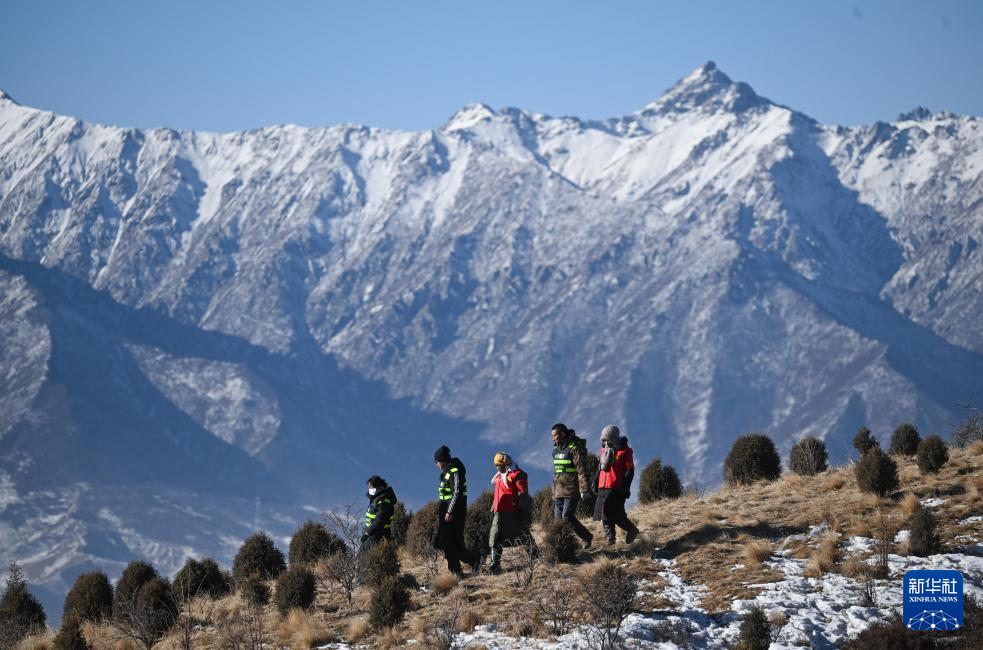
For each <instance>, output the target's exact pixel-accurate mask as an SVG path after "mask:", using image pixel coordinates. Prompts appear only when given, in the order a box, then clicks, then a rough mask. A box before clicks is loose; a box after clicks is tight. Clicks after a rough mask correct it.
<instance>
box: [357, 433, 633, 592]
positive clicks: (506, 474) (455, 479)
mask: <svg viewBox="0 0 983 650" xmlns="http://www.w3.org/2000/svg"><path fill="white" fill-rule="evenodd" d="M550 436H551V438H552V440H553V517H554V519H555V520H557V521H561V520H562V521H566V522H568V523H569V524H570V526H571V528H572V529H573V531H574V533H576V535H577V536H578V537H579V538H580V540H581V542H582V543H583V547H584V549H588V548H590V547H591V545H592V543H593V535H591V533H590V531H588V530H587V528H586V527H585V526H584V525H583V524H582V523H581V522H580V521H579V520H578V519H577V508H578V506H579V505H580V502H581V501H586V502H588V503H590V502H593V503H594V519H595V520H596V521H600V522H601V523H602V526H603V529H604V534H605V536H606V537H607V541H608V543H609V544H613V543H614V542H615V540H616V533H617V529H618V528H621V529H623V530H624V531H625V542H626V543H628V544H631V543H632V542H633V541H634V540H635V538H636V537H637V536H638V527H637V526H635V524H634V523H632V521H631V520H630V519H629V518H628V515H627V513H626V512H625V501H627V499H628V498H629V497H630V496H631V485H632V481H633V479H634V476H635V463H634V458H633V453H632V449H631V447H629V446H628V439H627V438H626V437H624V436H622V435H621V431H620V430H619V429H618V427H616V426H614V425H610V426H606V427H604V429H603V430H602V431H601V436H600V451H599V453H598V455H597V458H598V463H597V467H596V468H594V467H593V463H592V462H591V458H590V454H589V453H588V451H587V442H586V440H584V439H583V438H580V437H579V436H577V432H576V431H574V430H573V429H571V428H568V427H567V426H566V425H565V424H563V423H562V422H558V423H556V424H554V425H553V426H552V427H551V428H550ZM433 459H434V463H435V464H436V465H437V468H438V469H439V470H440V474H439V478H438V482H437V502H438V509H437V522H436V523H437V528H436V535H435V537H434V540H433V544H434V547H435V548H436V549H438V550H442V551H443V552H444V557H445V559H446V561H447V569H448V570H449V571H450V572H452V573H454V574H456V575H459V576H460V575H463V570H462V564H463V565H466V566H467V567H468V568H469V569H470V570H471V572H472V573H477V572H478V571H480V570H481V564H482V560H483V556H482V555H479V554H476V553H472V552H471V551H470V550H469V549H468V548H467V546H466V545H465V542H464V524H465V521H466V519H467V512H468V481H467V469H466V468H465V466H464V463H462V462H461V459H459V458H456V457H454V456H452V455H451V451H450V449H449V448H448V447H447V446H446V445H443V446H441V447H439V448H438V449H437V450H436V451H435V452H434V456H433ZM492 462H493V464H494V466H495V469H496V472H495V475H494V476H493V478H492V484H493V486H494V494H493V497H492V506H491V511H492V513H493V516H492V523H491V531H490V534H489V539H488V548H489V550H490V556H491V564H490V566H489V570H490V571H491V572H492V573H498V572H500V571H501V560H502V551H503V549H504V548H505V547H506V546H516V545H526V544H529V545H531V548H532V552H534V553H538V548H536V546H535V541H534V540H533V538H532V535H531V533H530V530H529V528H530V525H531V523H532V517H531V511H532V502H533V500H532V496H531V494H530V491H529V477H528V475H527V474H526V473H525V472H524V471H523V470H522V469H521V468H520V467H519V466H518V465H517V464H516V463H515V461H514V460H513V459H512V457H511V456H510V455H509V454H507V453H505V452H498V453H496V454H495V456H494V458H493V460H492ZM367 487H368V498H369V507H368V509H367V510H366V512H365V531H364V533H363V535H362V548H363V550H367V549H368V548H371V546H373V545H374V544H376V543H377V542H378V541H379V540H381V539H383V538H388V537H390V536H391V534H392V532H391V529H392V518H393V514H394V512H395V506H396V494H395V493H394V492H393V489H392V487H390V486H389V485H388V484H387V483H386V481H385V480H384V479H382V478H381V477H379V476H373V477H371V478H370V479H369V480H368V483H367Z"/></svg>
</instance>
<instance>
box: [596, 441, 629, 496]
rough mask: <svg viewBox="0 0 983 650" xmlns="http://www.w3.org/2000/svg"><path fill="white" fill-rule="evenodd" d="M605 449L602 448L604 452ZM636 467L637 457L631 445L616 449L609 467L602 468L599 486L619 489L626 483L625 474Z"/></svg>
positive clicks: (603, 488) (600, 487) (598, 481)
mask: <svg viewBox="0 0 983 650" xmlns="http://www.w3.org/2000/svg"><path fill="white" fill-rule="evenodd" d="M603 452H604V450H603V449H602V450H601V453H603ZM634 469H635V458H634V454H633V452H632V450H631V447H625V448H624V449H615V450H614V461H613V462H612V463H611V465H609V466H608V468H607V469H605V470H601V473H600V475H599V476H598V478H597V487H598V488H599V489H601V490H617V489H620V488H621V487H623V486H624V484H625V474H627V473H628V471H629V470H634Z"/></svg>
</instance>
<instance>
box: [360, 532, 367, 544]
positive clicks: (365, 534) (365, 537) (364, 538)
mask: <svg viewBox="0 0 983 650" xmlns="http://www.w3.org/2000/svg"><path fill="white" fill-rule="evenodd" d="M368 538H369V535H368V533H362V539H361V540H360V541H361V542H362V543H363V544H364V543H365V540H367V539H368Z"/></svg>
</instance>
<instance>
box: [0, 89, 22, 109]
mask: <svg viewBox="0 0 983 650" xmlns="http://www.w3.org/2000/svg"><path fill="white" fill-rule="evenodd" d="M0 104H14V105H15V106H19V105H20V104H18V103H17V102H16V101H14V98H13V97H11V96H10V95H8V94H7V93H5V92H4V90H3V88H0Z"/></svg>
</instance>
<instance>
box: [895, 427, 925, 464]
mask: <svg viewBox="0 0 983 650" xmlns="http://www.w3.org/2000/svg"><path fill="white" fill-rule="evenodd" d="M921 440H922V437H921V436H920V435H918V429H916V428H915V425H914V424H912V423H911V422H902V423H901V424H899V425H898V428H897V429H895V430H894V433H892V434H891V454H893V455H895V456H914V455H915V453H916V452H917V451H918V443H919V442H921Z"/></svg>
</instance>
